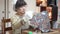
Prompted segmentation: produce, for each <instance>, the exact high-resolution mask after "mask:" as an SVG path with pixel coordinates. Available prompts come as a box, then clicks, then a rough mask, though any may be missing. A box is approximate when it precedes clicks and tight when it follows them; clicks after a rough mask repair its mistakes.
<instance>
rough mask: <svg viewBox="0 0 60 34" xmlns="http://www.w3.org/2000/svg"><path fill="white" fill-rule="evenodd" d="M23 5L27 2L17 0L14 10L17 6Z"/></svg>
mask: <svg viewBox="0 0 60 34" xmlns="http://www.w3.org/2000/svg"><path fill="white" fill-rule="evenodd" d="M24 5H27V3H26V2H25V1H24V0H17V2H16V4H15V10H16V9H17V8H19V7H22V6H24Z"/></svg>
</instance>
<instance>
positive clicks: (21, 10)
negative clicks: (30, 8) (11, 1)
mask: <svg viewBox="0 0 60 34" xmlns="http://www.w3.org/2000/svg"><path fill="white" fill-rule="evenodd" d="M26 5H27V4H26V2H25V1H24V0H17V2H16V4H15V11H16V14H15V15H14V16H12V17H11V21H12V29H13V34H21V28H23V29H27V28H29V22H30V21H29V16H28V15H26V14H25V13H26V11H25V9H26Z"/></svg>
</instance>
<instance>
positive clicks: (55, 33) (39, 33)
mask: <svg viewBox="0 0 60 34" xmlns="http://www.w3.org/2000/svg"><path fill="white" fill-rule="evenodd" d="M28 32H29V30H23V31H22V34H28ZM33 33H34V32H33ZM38 34H60V31H59V30H57V29H55V30H52V32H48V33H41V31H38Z"/></svg>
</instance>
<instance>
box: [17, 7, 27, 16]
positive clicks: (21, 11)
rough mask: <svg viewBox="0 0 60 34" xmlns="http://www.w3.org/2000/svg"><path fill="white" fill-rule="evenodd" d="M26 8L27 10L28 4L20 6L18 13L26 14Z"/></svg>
mask: <svg viewBox="0 0 60 34" xmlns="http://www.w3.org/2000/svg"><path fill="white" fill-rule="evenodd" d="M25 10H26V6H22V7H19V8H18V9H17V13H18V14H20V15H24V14H25Z"/></svg>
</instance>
